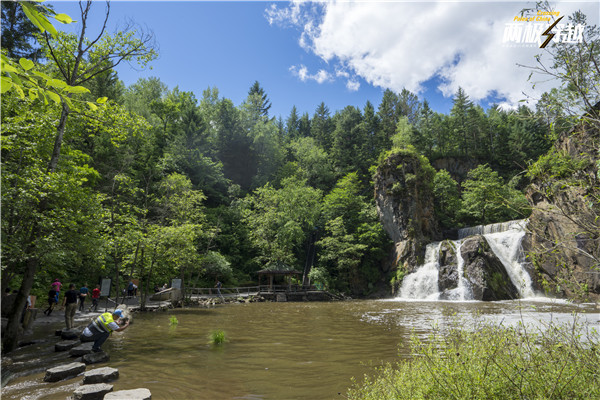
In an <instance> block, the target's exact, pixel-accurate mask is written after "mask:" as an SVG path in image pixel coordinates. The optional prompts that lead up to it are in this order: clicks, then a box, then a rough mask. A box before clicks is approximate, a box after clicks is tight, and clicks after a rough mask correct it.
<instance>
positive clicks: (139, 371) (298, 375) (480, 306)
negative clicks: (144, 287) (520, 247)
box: [2, 301, 600, 400]
mask: <svg viewBox="0 0 600 400" xmlns="http://www.w3.org/2000/svg"><path fill="white" fill-rule="evenodd" d="M574 313H576V314H577V316H578V317H577V318H578V319H579V320H580V321H581V322H583V323H584V324H587V325H588V326H589V327H593V328H595V329H599V328H600V323H599V319H600V315H599V314H598V311H597V310H596V309H595V307H594V305H592V304H589V305H579V306H575V305H572V304H567V303H564V302H548V301H542V302H516V301H511V302H493V303H484V302H457V303H451V302H405V301H349V302H332V303H252V304H229V305H222V306H216V307H214V308H209V309H204V308H195V309H177V310H171V311H167V312H157V313H140V314H136V315H135V321H134V323H133V324H132V325H131V326H130V327H129V328H128V329H127V330H125V331H124V332H122V333H116V334H113V337H111V338H110V339H109V340H108V341H107V342H106V344H105V345H104V349H105V351H106V352H107V353H109V354H110V358H111V359H110V361H109V362H108V363H104V364H97V365H90V366H88V368H87V369H88V370H90V369H92V368H95V367H102V366H110V367H114V368H118V369H119V373H120V378H119V379H118V380H117V381H115V382H113V385H114V390H126V389H134V388H140V387H144V388H148V389H149V390H150V391H151V392H152V398H153V399H177V400H179V399H343V398H345V393H346V391H347V388H348V387H349V386H351V385H352V381H351V379H352V377H356V378H357V380H358V381H360V380H361V379H362V377H363V376H364V374H372V373H373V368H374V367H376V366H380V365H382V364H384V363H386V362H394V361H396V360H397V359H398V357H410V354H409V352H410V350H409V348H408V342H409V339H410V337H411V335H412V334H416V335H422V336H426V335H427V334H428V333H429V332H431V330H432V327H433V326H434V325H437V326H442V327H443V326H444V325H448V324H452V323H454V322H455V321H457V319H460V320H462V321H463V323H464V324H465V326H467V325H468V324H469V323H470V322H471V321H475V320H476V319H484V320H487V321H491V322H493V323H498V324H499V323H502V324H504V325H511V324H517V323H519V321H522V322H525V323H528V324H534V325H536V326H540V325H544V324H546V323H548V322H549V321H554V322H559V323H563V322H564V323H568V322H569V321H572V320H573V318H574V315H575V314H574ZM171 317H175V318H177V320H178V323H177V324H176V325H175V326H171V323H170V320H171ZM41 328H42V329H44V330H46V331H47V330H49V329H53V327H51V326H42V327H41ZM217 329H221V330H223V331H224V332H225V335H226V342H225V343H224V344H222V345H220V346H215V345H213V344H211V343H210V334H211V332H212V331H214V330H217ZM43 333H45V332H42V333H40V332H36V334H38V335H40V334H43ZM58 340H59V339H58V338H51V339H50V340H48V341H47V342H44V343H40V344H37V345H32V346H28V347H25V348H22V349H20V350H18V351H17V352H15V354H14V355H11V357H14V359H15V364H16V365H17V366H18V365H19V364H20V363H21V366H23V365H24V364H27V363H30V364H31V365H32V366H34V365H39V364H40V363H43V364H46V365H47V366H48V367H50V366H54V365H58V364H61V363H66V362H72V361H74V360H73V359H69V358H68V357H67V356H66V355H65V354H58V353H54V350H53V349H54V343H56V342H57V341H58ZM43 369H45V368H42V369H40V370H39V372H37V373H33V374H30V375H27V376H23V377H19V378H14V379H12V380H11V381H9V383H8V384H7V385H6V386H5V387H4V388H3V389H2V398H3V399H5V400H9V399H31V400H33V399H48V400H50V399H61V400H64V399H65V398H67V397H68V396H71V395H72V393H73V391H74V390H75V389H76V388H77V387H78V386H79V385H80V384H81V381H82V378H81V376H80V377H77V378H73V379H70V380H67V381H63V382H57V383H45V382H43V377H44V371H43Z"/></svg>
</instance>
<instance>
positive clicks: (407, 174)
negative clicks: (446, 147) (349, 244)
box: [374, 150, 440, 272]
mask: <svg viewBox="0 0 600 400" xmlns="http://www.w3.org/2000/svg"><path fill="white" fill-rule="evenodd" d="M434 175H435V170H434V169H433V168H432V167H431V165H429V162H428V161H427V159H426V158H424V157H422V156H419V155H418V154H416V153H415V152H413V151H406V150H399V151H395V152H392V153H390V154H389V155H388V157H386V158H385V159H384V160H383V161H382V162H381V163H380V165H379V168H378V169H377V173H376V174H375V176H374V184H375V185H374V186H375V202H376V205H377V212H378V214H379V218H380V220H381V223H382V225H383V228H384V229H385V231H386V232H387V233H388V235H389V237H390V238H391V239H392V241H393V242H394V248H393V254H392V255H391V257H390V258H391V259H390V262H389V263H388V265H387V268H385V269H386V270H388V271H389V270H390V269H393V268H400V269H401V270H402V271H403V272H412V269H413V268H414V267H415V266H417V265H419V264H420V261H421V262H422V259H423V255H424V251H425V245H426V244H427V243H429V242H431V241H433V240H437V239H439V238H440V229H439V227H438V223H437V221H436V218H435V213H434V208H433V189H432V182H433V177H434Z"/></svg>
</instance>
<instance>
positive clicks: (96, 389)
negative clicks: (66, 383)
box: [73, 383, 113, 400]
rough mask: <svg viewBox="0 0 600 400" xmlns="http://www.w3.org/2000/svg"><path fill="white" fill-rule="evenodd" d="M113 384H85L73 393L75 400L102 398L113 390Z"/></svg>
mask: <svg viewBox="0 0 600 400" xmlns="http://www.w3.org/2000/svg"><path fill="white" fill-rule="evenodd" d="M112 390H113V385H109V384H108V383H96V384H94V385H83V386H80V387H78V388H77V390H75V392H74V393H73V399H75V400H102V399H104V398H105V397H104V396H105V395H106V394H107V393H110V392H112Z"/></svg>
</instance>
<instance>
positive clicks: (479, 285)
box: [438, 235, 519, 301]
mask: <svg viewBox="0 0 600 400" xmlns="http://www.w3.org/2000/svg"><path fill="white" fill-rule="evenodd" d="M460 254H461V257H462V259H463V261H464V264H463V278H464V279H466V280H467V282H468V286H469V287H470V288H471V292H472V294H473V300H484V301H493V300H511V299H517V298H519V292H518V290H517V288H516V287H515V285H514V284H513V283H512V281H511V280H510V277H509V276H508V274H507V273H506V269H505V268H504V265H502V261H500V259H498V257H497V256H496V255H495V254H494V252H493V251H492V249H491V248H490V245H489V244H488V242H487V240H486V239H485V238H484V237H483V236H481V235H477V236H473V237H469V238H467V239H465V241H464V242H463V243H462V245H461V246H460ZM439 260H440V261H439V264H440V268H439V276H438V282H439V288H440V292H442V293H441V295H440V298H441V299H447V298H449V294H448V292H449V291H450V290H452V289H456V288H457V287H458V281H459V272H458V256H457V249H456V248H455V247H454V245H453V243H452V242H450V241H447V240H446V241H444V242H442V245H441V246H440V258H439Z"/></svg>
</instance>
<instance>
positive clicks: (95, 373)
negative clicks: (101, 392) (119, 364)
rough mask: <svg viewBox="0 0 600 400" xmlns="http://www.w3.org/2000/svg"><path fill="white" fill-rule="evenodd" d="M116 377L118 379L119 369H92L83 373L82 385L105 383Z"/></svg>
mask: <svg viewBox="0 0 600 400" xmlns="http://www.w3.org/2000/svg"><path fill="white" fill-rule="evenodd" d="M98 354H99V353H98ZM116 379H119V370H118V369H116V368H110V367H104V368H96V369H92V370H90V371H86V372H85V373H84V374H83V384H84V385H89V384H93V383H107V382H111V381H114V380H116Z"/></svg>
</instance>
